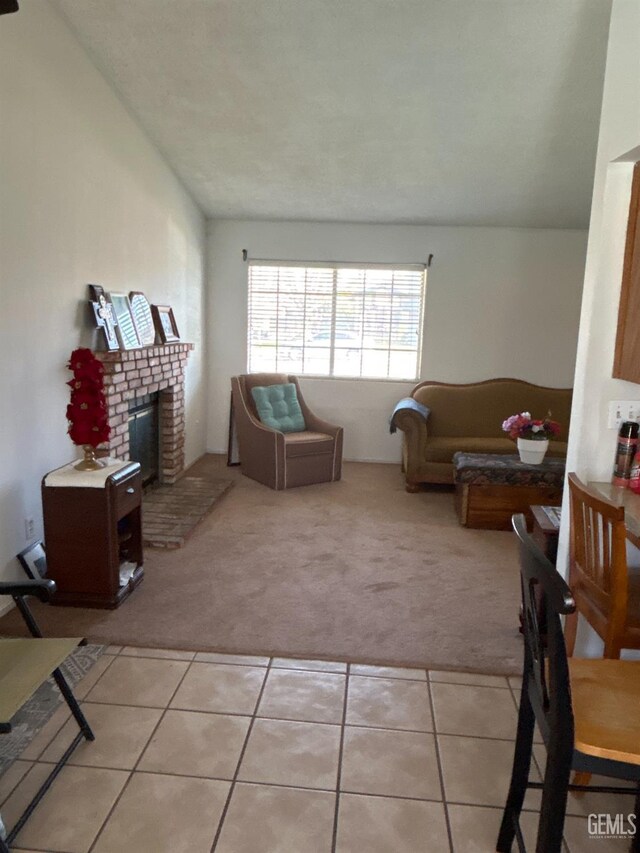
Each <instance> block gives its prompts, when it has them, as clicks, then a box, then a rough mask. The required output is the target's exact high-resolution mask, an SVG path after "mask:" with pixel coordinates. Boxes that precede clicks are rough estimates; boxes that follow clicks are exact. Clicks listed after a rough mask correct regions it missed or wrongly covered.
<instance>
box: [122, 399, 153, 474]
mask: <svg viewBox="0 0 640 853" xmlns="http://www.w3.org/2000/svg"><path fill="white" fill-rule="evenodd" d="M158 408H159V394H158V393H157V392H156V393H155V394H145V395H144V396H142V397H136V398H135V400H132V401H131V402H130V403H129V458H130V459H131V460H132V461H133V462H139V463H140V467H141V469H142V485H143V487H145V486H149V485H151V484H152V483H155V482H156V481H157V480H158V476H159V472H160V430H159V416H158Z"/></svg>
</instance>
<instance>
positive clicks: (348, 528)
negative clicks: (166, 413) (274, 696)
mask: <svg viewBox="0 0 640 853" xmlns="http://www.w3.org/2000/svg"><path fill="white" fill-rule="evenodd" d="M190 473H191V474H192V475H193V476H219V477H225V476H226V477H227V478H229V479H236V480H237V482H236V485H235V487H234V488H233V489H232V490H231V491H230V492H228V494H227V495H226V497H225V499H224V500H222V501H219V502H218V503H217V504H216V505H215V506H214V508H213V511H212V512H210V513H209V515H207V516H206V518H204V519H203V521H202V522H201V523H200V524H199V525H198V526H197V527H196V529H195V530H194V532H193V534H192V535H191V536H190V538H189V539H188V541H187V542H186V543H185V545H184V547H183V548H181V549H180V550H179V551H173V550H157V549H150V548H149V549H147V550H146V552H145V578H144V581H143V583H142V584H141V585H140V586H139V587H138V588H137V589H136V590H135V592H134V593H133V594H132V595H131V596H129V597H128V598H127V599H126V600H125V601H124V602H123V603H122V605H121V606H120V607H119V608H118V609H117V610H111V611H109V610H89V609H84V608H65V607H51V606H47V605H42V604H40V603H36V604H34V606H33V608H34V611H35V612H37V614H38V619H39V620H41V622H42V625H43V628H46V630H47V632H48V633H50V634H51V635H53V636H55V635H56V634H57V635H65V634H66V635H68V634H69V633H71V634H72V635H73V634H76V635H78V636H85V637H88V638H89V639H90V640H91V641H92V642H96V643H113V644H117V645H121V644H124V645H134V646H154V647H158V648H176V649H189V650H204V651H220V652H228V653H244V654H263V655H266V654H272V655H279V656H287V657H290V656H293V657H307V658H324V659H329V660H330V659H334V660H346V661H353V662H360V663H378V664H387V665H395V666H418V667H430V668H432V669H449V670H452V669H458V670H468V671H475V672H487V673H501V674H515V673H517V672H519V670H520V664H521V657H522V639H521V636H520V634H519V633H518V608H519V603H520V602H519V597H520V591H519V573H518V559H517V548H516V538H515V535H514V534H513V533H511V532H508V531H493V530H487V531H484V530H468V529H466V528H463V527H460V525H459V523H458V521H457V518H456V514H455V511H454V506H453V494H452V492H451V491H450V490H447V489H444V490H443V488H439V489H432V490H425V491H422V492H420V493H419V494H408V493H407V492H406V491H405V488H404V478H403V476H402V474H401V473H400V466H399V465H380V464H378V465H375V464H366V463H346V464H345V465H344V470H343V479H342V480H341V481H340V482H338V483H322V484H319V485H314V486H304V487H301V488H297V489H288V490H286V491H281V492H276V491H273V490H272V489H269V488H267V487H266V486H262V485H260V484H259V483H256V482H254V481H253V480H249V479H248V478H247V477H243V476H241V474H240V473H239V471H238V469H234V468H230V469H229V468H226V467H225V466H224V463H223V461H222V460H221V459H220V458H218V457H211V456H210V457H206V458H205V459H204V460H203V461H202V462H201V463H199V464H198V465H197V466H195V467H194V468H192V469H191V472H190ZM18 625H19V620H18V619H16V616H15V614H13V613H10V614H8V615H7V616H5V617H4V618H3V619H2V620H0V632H9V631H11V630H13V631H15V630H16V627H17V626H18Z"/></svg>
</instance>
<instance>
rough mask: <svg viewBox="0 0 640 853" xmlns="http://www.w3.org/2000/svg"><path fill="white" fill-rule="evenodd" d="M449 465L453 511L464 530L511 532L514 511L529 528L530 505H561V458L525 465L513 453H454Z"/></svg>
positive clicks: (563, 463)
mask: <svg viewBox="0 0 640 853" xmlns="http://www.w3.org/2000/svg"><path fill="white" fill-rule="evenodd" d="M453 465H454V482H455V487H456V493H455V505H456V511H457V513H458V520H459V521H460V524H462V525H463V526H464V527H472V528H478V529H485V530H511V516H512V515H513V513H514V512H522V513H524V514H525V516H526V517H527V520H528V523H529V525H531V524H532V523H533V515H532V512H531V506H532V505H536V504H543V505H546V506H560V504H561V503H562V487H563V484H564V469H565V460H564V459H563V458H559V457H558V458H556V457H547V459H545V460H544V462H542V463H541V464H540V465H529V464H527V463H525V462H521V461H520V458H519V457H518V456H517V455H516V454H509V455H505V454H499V453H456V454H454V457H453Z"/></svg>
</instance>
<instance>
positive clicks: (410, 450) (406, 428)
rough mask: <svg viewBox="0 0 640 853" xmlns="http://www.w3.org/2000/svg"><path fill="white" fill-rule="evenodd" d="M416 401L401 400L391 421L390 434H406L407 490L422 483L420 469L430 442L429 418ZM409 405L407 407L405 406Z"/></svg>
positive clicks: (404, 459)
mask: <svg viewBox="0 0 640 853" xmlns="http://www.w3.org/2000/svg"><path fill="white" fill-rule="evenodd" d="M415 402H416V401H415V400H413V399H412V398H408V399H407V400H406V401H405V400H401V401H400V403H398V405H397V406H396V407H395V409H394V410H393V414H392V416H391V419H390V421H389V428H390V432H395V431H396V428H397V429H399V430H402V432H403V433H404V440H403V445H404V446H403V451H402V457H403V470H404V473H405V477H406V481H407V489H408V490H410V491H411V489H409V486H410V485H411V484H415V483H418V482H419V481H420V474H419V472H420V468H421V466H422V465H423V463H424V460H425V452H426V447H427V441H428V430H427V417H428V409H427V416H425V415H424V414H423V413H422V412H421V411H419V410H418V408H417V407H416V406H414V405H412V404H413V403H415ZM405 403H407V405H404V404H405ZM424 408H426V407H424Z"/></svg>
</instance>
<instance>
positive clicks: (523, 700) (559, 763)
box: [496, 515, 640, 853]
mask: <svg viewBox="0 0 640 853" xmlns="http://www.w3.org/2000/svg"><path fill="white" fill-rule="evenodd" d="M513 527H514V530H515V532H516V534H517V536H518V539H519V554H520V581H521V589H522V604H523V608H524V666H523V672H522V691H521V694H520V710H519V713H518V729H517V735H516V744H515V752H514V759H513V770H512V775H511V784H510V787H509V793H508V796H507V801H506V805H505V809H504V813H503V817H502V824H501V826H500V834H499V836H498V840H497V843H496V850H497V851H499V853H510V851H511V850H512V847H513V843H514V841H515V842H516V843H517V847H518V850H519V851H521V853H526V848H525V844H524V839H523V835H522V831H521V828H520V814H521V811H522V806H523V803H524V798H525V794H526V791H527V789H528V788H537V789H542V804H541V808H540V820H539V823H538V835H537V842H536V847H535V850H536V853H560V851H561V850H562V836H563V831H564V819H565V809H566V805H567V794H568V791H590V792H592V793H616V794H628V795H630V796H631V797H634V796H635V817H636V821H635V823H636V825H637V824H638V821H637V818H638V813H639V812H640V715H639V714H638V708H640V661H630V660H606V659H603V658H597V659H595V660H583V659H578V658H568V657H567V652H566V647H565V642H564V636H563V633H562V625H561V622H560V618H561V616H567V615H569V614H571V613H572V612H573V611H574V610H575V602H574V600H573V597H572V594H571V590H570V589H569V587H568V586H567V584H566V583H565V581H564V580H563V578H562V577H561V576H560V574H559V573H558V572H557V571H556V569H555V567H554V566H553V564H552V563H551V562H549V560H548V559H547V558H546V557H545V556H544V554H543V553H542V551H541V550H540V549H539V548H538V546H537V545H536V543H535V542H534V541H533V539H532V538H531V536H529V534H528V533H527V527H526V520H525V517H524V515H514V516H513ZM539 592H541V593H542V595H539V594H538V593H539ZM540 601H541V602H542V605H543V608H544V631H542V630H541V625H540V617H539V608H540ZM536 724H537V726H538V729H539V731H540V733H541V735H542V739H543V741H544V744H545V746H546V750H547V761H546V765H545V770H544V780H543V782H532V781H530V780H529V774H530V767H531V755H532V750H533V735H534V730H535V727H536ZM572 770H576V771H579V772H582V773H588V774H591V773H598V774H600V775H602V776H608V777H610V778H612V779H620V780H625V781H626V782H627V783H629V782H630V783H631V785H628V784H627V785H624V786H621V785H612V786H609V785H593V786H591V787H589V788H586V787H585V786H578V785H571V784H569V777H570V774H571V771H572ZM633 802H634V801H633V800H631V801H630V802H629V803H628V806H627V803H625V802H624V801H622V802H621V804H620V812H621V813H622V812H623V813H624V814H625V816H626V815H629V814H630V813H632V812H633V810H634V805H633ZM626 820H627V824H625V829H627V830H628V834H629V836H631V834H632V821H629V820H628V818H626ZM630 840H631V838H630ZM596 846H597V845H596ZM629 849H630V850H631V851H632V853H640V832H636V833H635V835H634V837H633V840H632V841H631V847H630V848H629Z"/></svg>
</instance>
